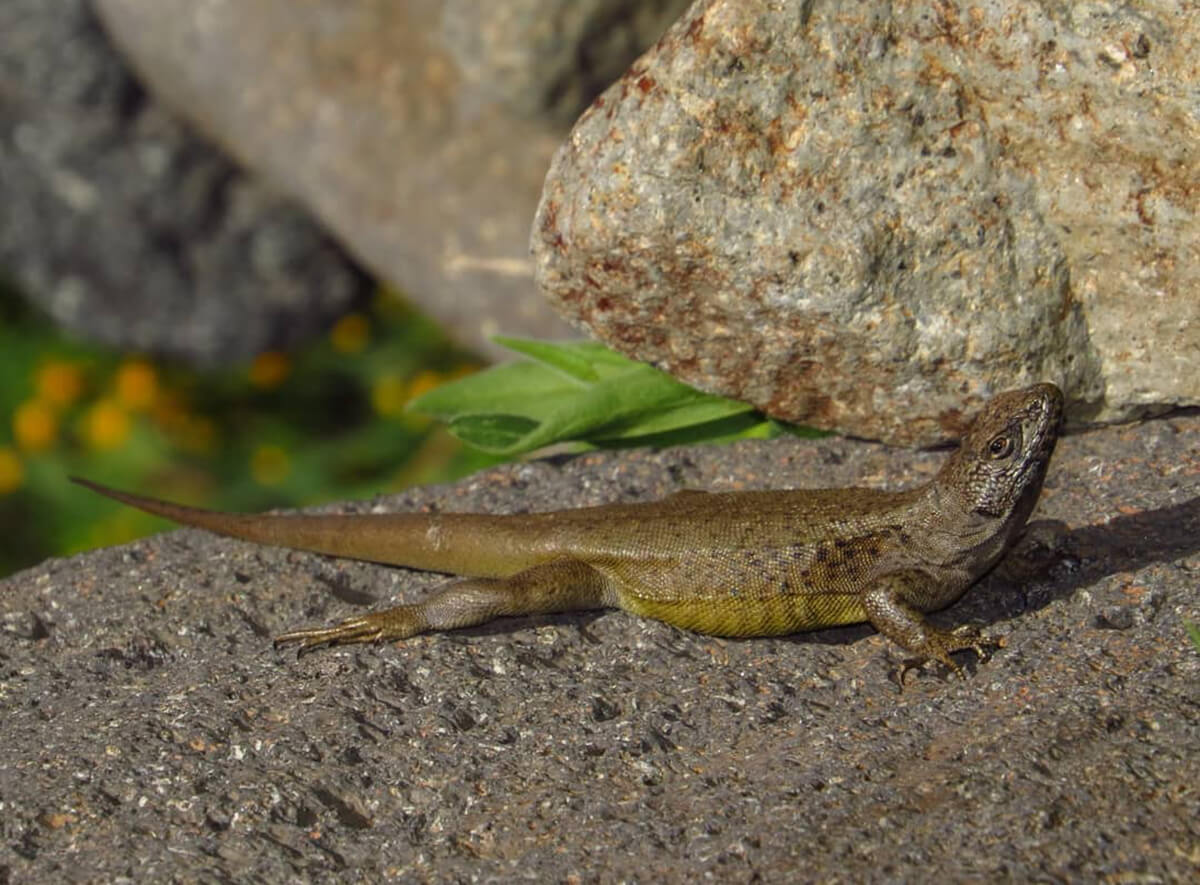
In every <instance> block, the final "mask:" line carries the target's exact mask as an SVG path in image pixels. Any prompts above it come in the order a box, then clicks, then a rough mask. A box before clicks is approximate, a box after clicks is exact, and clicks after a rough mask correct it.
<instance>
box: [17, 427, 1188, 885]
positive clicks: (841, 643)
mask: <svg viewBox="0 0 1200 885" xmlns="http://www.w3.org/2000/svg"><path fill="white" fill-rule="evenodd" d="M1197 452H1200V415H1195V414H1193V415H1188V416H1180V417H1177V418H1173V419H1170V420H1164V421H1157V422H1149V423H1146V424H1144V425H1142V426H1138V427H1132V428H1120V429H1107V430H1103V431H1098V432H1094V433H1089V434H1086V435H1082V436H1074V437H1069V438H1067V439H1064V440H1063V441H1062V442H1061V443H1060V445H1059V451H1058V453H1057V454H1056V456H1055V460H1054V462H1053V463H1052V464H1051V467H1050V474H1049V477H1048V480H1047V489H1046V491H1045V493H1044V495H1043V499H1042V502H1041V504H1040V507H1039V514H1038V518H1041V517H1049V518H1054V519H1059V520H1063V521H1065V522H1066V523H1067V525H1068V526H1069V527H1070V528H1069V530H1068V531H1067V533H1066V534H1065V536H1062V537H1060V539H1059V541H1058V542H1057V543H1056V545H1055V546H1054V547H1053V548H1051V550H1052V552H1051V553H1050V555H1049V556H1048V561H1047V562H1045V563H1043V568H1042V570H1041V571H1034V572H1030V573H1027V575H1026V577H1025V578H1023V579H1022V580H1019V581H1014V580H1013V579H1011V578H1008V577H1005V576H1004V573H1003V572H1002V573H999V574H993V575H992V576H990V577H988V578H987V579H985V581H984V582H983V584H982V585H980V586H979V587H976V588H974V589H973V590H972V591H971V592H970V593H969V594H968V595H967V596H966V597H965V598H964V599H963V601H962V602H960V603H959V604H958V605H957V606H956V607H955V608H954V609H952V610H951V611H949V612H946V613H945V614H944V615H941V616H939V618H940V620H941V621H942V623H963V622H969V621H977V622H982V623H984V624H988V625H990V629H992V630H994V631H995V632H999V633H1002V634H1004V635H1006V637H1007V639H1008V643H1007V647H1006V648H1004V649H1001V650H999V651H997V652H996V653H995V654H994V655H993V656H992V657H991V659H990V660H988V661H985V662H982V663H980V664H978V665H975V664H974V663H970V664H969V665H968V666H969V669H970V670H971V676H970V678H968V679H967V681H965V682H958V681H957V680H953V679H947V678H945V677H943V676H941V675H939V673H938V671H936V670H933V669H930V670H925V671H921V672H919V673H914V674H910V676H909V679H908V686H907V687H906V689H905V691H904V692H903V693H899V692H897V689H896V687H895V685H894V684H893V683H891V682H890V681H889V679H888V677H889V674H890V673H891V672H893V671H894V669H895V667H896V666H897V664H898V663H899V660H900V655H899V654H898V653H895V652H894V651H893V650H892V649H891V648H889V646H888V645H887V643H886V642H884V641H883V640H882V639H881V638H880V637H878V636H876V635H874V634H873V633H872V632H871V631H870V630H868V629H865V628H858V627H856V628H845V629H840V630H828V631H821V632H818V633H812V634H806V635H801V636H795V637H786V638H779V639H761V640H746V641H732V640H721V639H713V638H711V637H704V636H699V635H696V634H691V633H683V632H680V631H678V630H675V629H673V628H670V627H668V626H666V625H664V624H661V623H658V622H654V621H647V620H639V619H636V618H633V617H631V616H629V615H626V614H623V613H620V612H603V613H599V612H597V613H580V614H574V615H562V616H554V617H544V618H521V619H513V620H508V621H499V622H495V623H493V624H490V625H487V626H485V627H481V628H477V629H473V630H466V631H460V632H457V633H453V634H441V635H432V636H426V637H419V638H415V639H413V640H410V641H409V642H406V643H402V644H399V645H395V646H383V647H362V648H351V649H342V650H332V651H324V652H318V653H314V654H311V655H308V656H306V657H303V658H301V659H299V660H297V659H296V657H295V655H294V654H291V653H287V652H283V651H274V650H273V649H272V648H271V643H270V637H271V636H272V635H273V634H274V633H276V632H277V631H279V630H282V629H286V628H288V627H291V626H294V625H297V624H306V623H312V622H324V621H326V620H329V619H333V618H337V617H342V616H345V615H348V614H351V613H353V612H355V611H358V610H359V606H360V605H362V604H363V598H362V597H364V596H365V595H367V594H371V595H374V596H377V597H379V604H384V603H386V602H388V601H392V600H397V601H398V600H399V599H411V598H414V597H415V596H417V595H418V594H420V593H422V592H424V591H425V590H426V589H427V588H429V587H432V586H435V585H436V584H438V583H440V580H441V579H440V578H438V577H436V576H430V575H418V574H415V573H412V572H408V571H404V570H400V569H386V568H382V567H378V566H371V565H367V564H361V563H357V564H356V563H349V562H344V561H335V560H329V559H324V558H320V557H316V556H311V555H305V554H299V553H292V552H285V551H280V550H273V549H269V548H262V547H255V546H253V545H249V544H242V543H236V542H232V541H229V540H224V539H219V538H216V537H213V536H210V535H207V534H204V533H201V532H196V531H181V532H171V533H169V534H164V535H160V536H158V537H156V538H151V539H146V540H142V541H139V542H136V543H134V544H129V545H126V546H123V547H117V548H112V549H108V550H102V551H97V552H94V553H90V554H87V555H84V556H79V557H75V558H73V559H70V560H56V561H51V562H47V563H45V564H44V565H42V566H39V567H38V568H36V569H33V570H30V571H27V572H24V573H22V574H19V575H16V576H14V577H13V578H11V579H9V580H6V581H2V582H0V629H2V630H3V632H2V633H0V637H2V638H0V661H2V668H3V676H2V678H0V722H3V734H4V740H5V747H4V753H3V756H2V757H0V798H2V800H3V812H4V813H3V817H2V818H0V820H2V821H3V832H4V838H3V840H0V870H3V874H4V876H5V878H7V879H10V880H11V881H14V882H28V881H42V882H49V881H63V880H68V881H70V880H73V879H78V878H80V875H79V871H81V870H85V871H86V878H88V879H90V880H98V881H114V880H128V881H135V880H136V881H170V880H185V881H194V880H204V881H210V880H220V881H275V882H277V881H291V880H297V879H301V880H310V879H331V878H334V877H335V876H341V877H343V878H347V879H350V878H358V879H365V880H367V881H376V880H380V879H384V878H389V879H399V880H402V881H514V880H517V879H537V880H541V881H564V880H575V881H621V880H625V881H655V882H658V881H675V882H696V881H703V880H705V879H711V880H717V881H767V882H785V881H793V880H795V879H796V878H801V879H806V880H808V879H814V880H829V881H855V882H857V881H880V880H889V881H926V880H931V879H936V880H945V881H980V880H984V881H995V880H1015V881H1046V880H1055V881H1058V880H1089V881H1090V880H1101V879H1116V880H1122V881H1125V880H1133V879H1136V880H1138V881H1164V882H1172V881H1186V880H1189V879H1192V878H1194V874H1195V864H1196V861H1195V845H1196V820H1197V808H1198V807H1200V783H1198V782H1197V778H1196V759H1197V758H1198V757H1200V653H1197V651H1196V649H1195V648H1193V647H1192V645H1191V644H1190V643H1189V641H1188V640H1187V637H1186V636H1185V634H1184V628H1183V621H1184V620H1185V619H1190V620H1191V621H1192V622H1193V623H1195V622H1200V605H1198V603H1197V595H1196V579H1197V575H1198V574H1200V498H1197V497H1196V494H1197V484H1196V477H1197V476H1200V461H1198V460H1197ZM941 457H942V456H938V455H933V454H929V453H913V452H901V453H897V452H894V451H889V450H887V449H886V448H884V447H883V446H878V445H871V444H864V443H854V442H845V441H837V440H822V441H817V442H802V441H796V440H789V441H781V442H780V441H777V442H775V443H770V444H761V443H750V444H742V445H738V446H734V447H728V448H720V449H714V448H708V449H692V450H686V449H684V450H670V451H665V452H657V453H656V452H648V451H639V452H627V453H624V454H621V455H607V454H605V455H601V454H590V455H586V456H582V457H579V458H575V459H572V460H569V461H558V462H545V461H542V462H535V463H528V464H519V465H510V466H508V467H504V468H500V469H497V470H494V471H490V472H488V473H484V474H480V475H478V476H476V477H473V478H471V479H468V480H466V481H464V482H462V483H460V484H458V485H456V486H448V487H442V488H435V489H425V490H422V491H415V492H411V493H407V494H405V495H403V496H400V497H397V498H392V499H388V500H385V501H381V502H378V509H386V510H401V509H403V510H411V509H416V508H420V507H438V508H442V509H457V510H476V509H481V510H492V511H497V512H499V511H516V510H524V509H528V508H533V509H542V508H549V507H563V506H579V505H584V504H593V503H599V502H601V501H603V500H611V499H617V498H620V499H624V500H645V499H649V498H653V497H658V496H660V495H663V494H666V493H669V492H671V491H675V490H677V489H679V488H681V487H693V488H695V487H709V488H722V489H730V488H750V487H761V486H764V485H770V486H784V485H828V484H843V483H851V482H858V483H865V484H874V485H888V486H896V485H898V484H902V483H907V482H917V481H919V480H920V479H922V478H924V477H927V476H929V475H930V474H931V473H932V472H933V471H934V470H935V469H936V468H937V465H938V463H939V462H940V460H941ZM1097 465H1103V472H1101V473H1097ZM80 494H84V492H82V491H81V492H80ZM337 509H353V510H360V511H361V510H364V509H366V505H355V506H353V507H340V508H337ZM1007 570H1008V569H1007V568H1006V569H1005V571H1007ZM968 658H969V656H965V659H968Z"/></svg>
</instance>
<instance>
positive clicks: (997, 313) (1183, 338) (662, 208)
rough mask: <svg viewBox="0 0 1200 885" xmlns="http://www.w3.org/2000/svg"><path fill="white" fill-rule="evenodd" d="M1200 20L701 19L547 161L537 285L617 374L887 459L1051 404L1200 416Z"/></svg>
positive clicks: (1017, 6) (688, 21) (1097, 411)
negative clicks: (607, 352) (1008, 403)
mask: <svg viewBox="0 0 1200 885" xmlns="http://www.w3.org/2000/svg"><path fill="white" fill-rule="evenodd" d="M1198 37H1200V8H1198V7H1196V6H1195V5H1194V4H1186V3H1179V2H1169V0H1158V2H1153V3H1144V4H1139V5H1138V6H1137V7H1136V8H1134V7H1130V6H1124V5H1120V4H1109V3H1092V4H1086V5H1080V4H1061V5H1058V6H1047V5H1045V4H1040V3H1033V2H1025V0H1023V2H1016V3H1013V2H985V3H980V4H974V5H972V6H970V7H969V8H968V7H965V6H960V5H957V4H937V5H930V4H928V3H915V2H913V3H884V2H865V3H856V4H813V3H809V2H806V0H782V2H765V0H703V2H699V3H697V4H695V5H694V6H693V7H692V8H691V10H690V11H689V13H688V14H687V15H686V16H685V17H684V19H683V20H681V21H680V22H679V23H677V24H676V25H675V26H674V27H673V28H672V29H671V31H670V32H669V33H668V35H667V36H666V37H665V38H664V39H663V40H662V41H660V43H659V44H658V45H656V46H655V47H654V48H653V49H652V50H650V51H649V52H647V53H646V54H645V55H644V56H643V57H642V58H641V59H640V60H639V61H638V62H637V63H636V64H635V65H634V67H633V68H632V69H631V70H630V72H629V73H628V74H627V75H626V76H625V77H624V78H623V79H622V80H621V81H620V82H618V83H617V84H615V85H614V86H613V87H612V88H610V89H609V90H608V91H607V92H606V93H605V94H604V95H603V96H602V97H601V98H600V99H598V100H597V101H596V102H595V103H594V105H593V107H592V108H591V109H590V110H589V111H588V112H587V113H586V114H585V115H584V117H583V118H582V119H581V120H580V121H579V123H578V124H577V125H576V127H575V129H574V131H573V132H572V134H571V136H570V139H569V141H568V142H567V143H566V144H565V145H564V146H563V148H562V149H561V151H560V152H559V154H558V155H557V157H556V159H555V162H554V165H553V168H552V169H551V172H550V174H549V176H548V178H547V182H546V188H545V192H544V195H543V199H542V203H541V206H540V209H539V213H538V218H537V222H536V225H535V228H534V235H533V248H534V252H535V259H536V262H537V274H538V282H539V284H540V286H541V287H542V289H543V290H544V291H545V292H546V294H547V295H548V296H549V297H550V298H551V299H552V300H553V301H554V302H555V303H557V304H558V306H559V307H560V309H561V310H563V311H564V312H565V313H566V315H568V316H569V317H571V318H572V320H574V321H575V322H576V323H577V324H580V325H583V326H585V327H587V328H588V329H589V330H591V331H592V332H593V333H594V334H596V335H597V336H599V337H600V338H602V339H604V340H605V341H607V342H609V343H610V344H612V345H614V346H615V347H617V348H618V349H620V350H622V351H624V352H625V353H628V354H630V355H632V356H635V357H638V358H640V359H644V360H648V361H651V362H653V363H655V364H657V365H659V366H660V367H662V368H664V369H667V370H668V371H671V372H673V373H674V374H676V375H678V376H680V377H681V378H683V379H684V380H686V381H688V382H690V383H693V384H696V385H698V386H700V387H703V388H705V389H708V390H713V391H718V392H721V393H725V394H728V395H732V396H736V397H739V398H743V399H748V400H750V401H752V402H754V403H756V404H758V405H760V406H762V407H764V408H766V409H767V410H768V411H770V412H771V413H772V414H775V415H778V416H781V417H784V418H790V419H794V420H798V421H804V422H808V423H812V424H816V425H818V426H821V427H827V428H833V429H837V430H840V431H842V432H846V433H853V434H857V435H861V436H869V437H874V438H881V439H886V440H889V441H892V442H900V443H930V442H934V441H936V440H938V439H940V438H942V437H944V436H946V435H947V434H948V433H952V432H953V431H954V430H955V429H956V428H957V426H958V425H959V424H960V422H961V417H962V415H963V414H964V413H965V412H970V411H971V410H972V409H973V408H974V406H975V405H976V404H978V402H979V401H981V400H983V399H985V398H986V397H987V396H988V395H990V394H991V393H994V392H995V391H996V390H998V389H1004V388H1008V387H1012V386H1016V385H1018V384H1023V383H1026V382H1028V381H1030V380H1035V379H1050V380H1054V381H1057V382H1058V383H1059V384H1060V385H1061V386H1062V387H1063V388H1064V390H1066V392H1067V394H1068V397H1069V399H1070V400H1071V407H1070V412H1069V414H1070V416H1071V417H1072V418H1073V419H1075V420H1119V419H1124V418H1129V417H1131V416H1133V415H1136V414H1138V413H1139V412H1142V411H1144V410H1154V409H1161V408H1165V407H1170V406H1174V405H1187V404H1196V403H1200V224H1198V223H1197V217H1196V210H1197V201H1196V193H1197V188H1198V187H1200V159H1198V158H1197V145H1200V118H1198V116H1197V104H1196V92H1195V89H1196V86H1195V84H1196V83H1197V82H1198V81H1200V51H1198V48H1197V47H1198V39H1197V38H1198Z"/></svg>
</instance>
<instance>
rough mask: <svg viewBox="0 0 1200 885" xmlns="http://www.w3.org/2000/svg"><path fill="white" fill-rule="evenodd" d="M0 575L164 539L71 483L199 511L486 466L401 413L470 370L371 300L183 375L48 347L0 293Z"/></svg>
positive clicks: (293, 501)
mask: <svg viewBox="0 0 1200 885" xmlns="http://www.w3.org/2000/svg"><path fill="white" fill-rule="evenodd" d="M0 361H3V370H2V371H0V528H2V531H0V575H4V574H8V573H10V572H12V571H14V570H16V569H19V568H22V567H25V566H29V565H32V564H34V563H36V562H39V561H41V560H43V559H45V558H46V557H48V556H53V555H63V554H67V553H72V552H76V551H79V550H83V549H87V548H90V547H96V546H100V545H105V544H116V543H120V542H123V541H127V540H130V539H132V538H135V537H138V536H140V535H144V534H147V533H148V532H151V531H157V530H160V529H162V528H165V527H167V525H168V524H167V523H165V522H163V521H161V520H156V519H154V518H153V517H149V516H146V515H143V514H140V513H137V512H135V511H133V510H130V509H129V508H126V507H120V506H119V505H115V504H113V503H111V502H108V501H105V500H103V499H102V498H100V497H98V496H96V495H92V494H88V493H87V492H86V491H84V490H83V489H80V488H79V487H77V486H74V485H71V484H70V483H69V482H68V480H67V476H68V475H70V474H79V475H82V476H88V477H92V478H95V479H97V480H100V481H102V482H105V483H109V484H112V485H115V486H118V487H122V488H129V489H136V490H138V491H143V492H149V493H151V494H155V495H159V496H162V497H166V498H171V499H174V500H179V501H184V502H187V503H191V504H196V505H199V506H204V507H218V508H223V509H231V510H261V509H266V508H269V507H293V506H300V505H304V504H311V503H315V502H318V501H322V500H328V499H331V498H350V497H369V496H370V495H373V494H377V493H380V492H387V491H395V490H399V489H402V488H405V487H408V486H410V485H413V484H416V483H422V482H437V481H444V480H447V479H451V478H454V477H457V476H461V475H464V474H466V473H469V472H471V471H472V470H475V469H479V468H480V467H483V466H486V465H487V464H491V463H495V462H496V461H498V460H500V459H498V458H496V457H495V456H490V455H484V454H482V453H478V452H471V451H469V450H466V449H464V448H463V447H462V446H461V445H460V444H459V443H458V442H457V440H455V439H453V438H452V437H450V436H449V435H448V434H447V433H445V431H444V430H442V429H440V428H438V427H437V426H436V425H435V424H434V423H433V422H431V421H429V420H428V419H426V418H422V417H421V416H418V415H415V414H411V413H408V412H406V411H405V405H406V404H407V402H408V401H409V400H410V399H411V398H412V397H414V396H417V395H420V394H421V393H423V392H425V391H427V390H429V389H430V388H432V387H434V386H435V385H437V384H439V383H441V382H442V381H444V380H447V379H454V378H457V377H460V376H461V375H463V374H465V373H466V372H469V371H471V370H473V369H474V368H475V366H474V364H473V363H472V362H471V361H470V359H469V357H467V356H466V355H465V354H464V353H462V352H461V351H457V350H455V349H454V348H453V347H452V346H451V345H450V344H449V342H448V341H447V339H446V338H445V336H444V335H443V334H442V333H441V332H440V331H439V330H438V329H437V328H436V326H434V325H433V324H432V323H430V322H429V321H428V320H426V319H424V318H423V317H421V316H419V315H418V314H416V313H415V312H414V311H412V310H411V309H410V308H408V307H406V306H404V305H403V304H402V303H401V302H400V301H399V300H398V299H396V298H395V297H392V296H389V295H388V294H387V293H380V295H379V297H378V298H377V299H376V303H375V304H374V305H373V306H372V308H371V310H370V311H369V312H367V313H363V314H351V315H349V316H346V317H343V318H342V319H341V320H340V321H339V322H338V323H337V324H335V325H334V327H333V328H332V329H331V330H330V332H329V334H328V335H327V336H326V338H325V339H323V340H322V341H320V342H319V343H317V344H315V345H313V346H311V347H309V348H308V349H306V350H305V351H304V352H303V353H296V354H284V353H278V352H268V353H264V354H262V355H260V356H259V357H258V358H257V359H255V360H253V361H251V362H249V363H247V364H245V365H242V366H235V367H232V368H228V369H222V370H219V371H211V372H198V371H193V370H190V369H185V368H183V367H180V366H172V365H170V364H168V363H165V362H161V361H156V360H152V359H149V358H145V357H142V356H136V355H135V356H130V355H122V354H116V353H112V352H108V351H105V350H103V349H101V348H98V347H92V346H86V345H82V344H79V343H77V342H74V341H71V340H69V339H66V338H64V337H63V335H62V333H61V332H59V331H58V330H56V329H55V328H54V327H53V326H52V325H51V324H50V323H49V322H47V321H46V320H45V319H43V318H41V317H40V316H37V315H36V314H35V313H34V312H33V311H31V310H29V309H28V308H26V307H25V306H24V305H23V303H22V302H21V301H20V300H19V299H18V298H17V297H16V296H15V295H13V294H12V293H11V292H8V293H5V292H3V291H0Z"/></svg>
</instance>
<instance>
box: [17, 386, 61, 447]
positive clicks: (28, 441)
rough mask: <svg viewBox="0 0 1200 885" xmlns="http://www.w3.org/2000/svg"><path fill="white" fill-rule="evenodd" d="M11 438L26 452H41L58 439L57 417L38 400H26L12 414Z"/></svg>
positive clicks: (48, 407)
mask: <svg viewBox="0 0 1200 885" xmlns="http://www.w3.org/2000/svg"><path fill="white" fill-rule="evenodd" d="M12 426H13V438H14V439H15V440H16V441H17V445H18V446H20V447H21V448H22V449H24V450H25V451H27V452H41V451H45V450H46V449H48V448H50V447H51V446H52V445H54V443H55V441H56V440H57V439H58V417H57V416H56V415H55V414H54V410H53V409H51V408H50V406H48V405H47V404H46V403H44V402H41V401H40V400H36V399H31V400H26V401H25V402H23V403H21V405H19V406H17V410H16V412H14V413H13V425H12Z"/></svg>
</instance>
